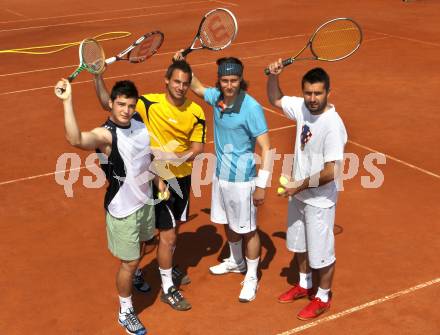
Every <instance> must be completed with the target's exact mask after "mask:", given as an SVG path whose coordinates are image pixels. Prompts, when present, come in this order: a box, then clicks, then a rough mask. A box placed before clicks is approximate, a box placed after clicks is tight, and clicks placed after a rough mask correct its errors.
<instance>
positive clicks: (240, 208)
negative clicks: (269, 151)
mask: <svg viewBox="0 0 440 335" xmlns="http://www.w3.org/2000/svg"><path fill="white" fill-rule="evenodd" d="M254 191H255V182H254V181H247V182H230V181H226V180H219V179H218V178H217V177H216V176H214V177H213V179H212V198H211V221H212V222H214V223H219V224H229V228H230V229H231V230H232V231H234V232H236V233H237V234H246V233H250V232H251V231H254V230H256V229H257V209H256V207H255V206H254V203H253V197H252V196H253V194H254Z"/></svg>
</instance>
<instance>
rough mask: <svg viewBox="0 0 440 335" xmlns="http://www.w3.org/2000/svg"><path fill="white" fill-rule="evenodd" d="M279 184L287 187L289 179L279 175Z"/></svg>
mask: <svg viewBox="0 0 440 335" xmlns="http://www.w3.org/2000/svg"><path fill="white" fill-rule="evenodd" d="M279 182H280V184H281V185H282V186H287V184H288V183H289V179H288V178H287V177H286V176H284V175H281V176H280V180H279Z"/></svg>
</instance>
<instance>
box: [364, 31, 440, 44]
mask: <svg viewBox="0 0 440 335" xmlns="http://www.w3.org/2000/svg"><path fill="white" fill-rule="evenodd" d="M368 31H370V32H372V33H375V34H379V35H383V36H386V37H391V38H397V39H399V40H403V41H409V42H415V43H421V44H426V45H430V46H435V47H440V44H439V43H435V42H428V41H422V40H418V39H416V38H409V37H403V36H397V35H392V34H387V33H381V32H378V31H374V30H368Z"/></svg>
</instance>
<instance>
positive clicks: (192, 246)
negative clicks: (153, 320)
mask: <svg viewBox="0 0 440 335" xmlns="http://www.w3.org/2000/svg"><path fill="white" fill-rule="evenodd" d="M222 243H223V238H222V236H221V235H220V234H218V233H217V228H216V227H215V226H214V225H211V224H208V225H204V226H201V227H199V228H197V230H196V231H195V232H179V236H178V239H177V247H176V251H175V253H174V264H176V265H178V266H179V269H180V270H182V272H184V273H187V272H188V268H189V267H195V266H197V265H198V264H199V263H200V261H201V259H202V258H203V257H206V256H209V255H213V254H216V253H217V252H218V251H219V249H220V247H221V245H222ZM158 268H159V265H158V263H157V260H156V258H155V259H153V260H151V261H150V262H149V263H148V264H147V265H145V266H144V267H143V269H142V270H143V273H144V277H145V280H146V281H147V283H148V284H150V286H151V291H150V292H148V293H140V292H136V290H133V295H134V299H133V300H134V304H135V309H136V311H137V313H140V312H142V311H143V310H144V309H146V308H148V307H149V306H151V305H153V304H154V302H155V301H156V299H157V298H158V297H159V296H160V295H161V294H162V288H161V285H162V282H161V280H160V276H159V270H158ZM201 271H206V269H202V270H201Z"/></svg>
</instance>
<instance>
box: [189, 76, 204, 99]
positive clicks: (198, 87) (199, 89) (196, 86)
mask: <svg viewBox="0 0 440 335" xmlns="http://www.w3.org/2000/svg"><path fill="white" fill-rule="evenodd" d="M191 90H192V91H193V92H194V93H195V94H196V95H197V96H199V97H200V98H202V99H203V98H204V97H205V90H206V86H204V85H203V84H202V83H201V82H200V80H199V79H198V78H197V77H196V76H195V75H194V73H193V77H192V80H191Z"/></svg>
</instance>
